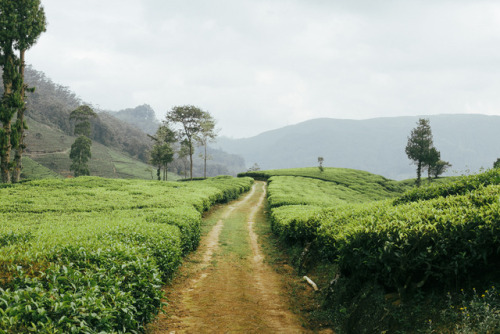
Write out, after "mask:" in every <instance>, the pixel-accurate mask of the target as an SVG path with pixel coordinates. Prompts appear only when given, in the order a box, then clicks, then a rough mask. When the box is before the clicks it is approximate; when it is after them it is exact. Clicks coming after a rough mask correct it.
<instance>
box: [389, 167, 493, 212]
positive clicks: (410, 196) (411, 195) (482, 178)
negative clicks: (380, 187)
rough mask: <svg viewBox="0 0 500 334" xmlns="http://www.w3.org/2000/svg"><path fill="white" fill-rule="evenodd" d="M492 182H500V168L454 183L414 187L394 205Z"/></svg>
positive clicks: (445, 194) (467, 190)
mask: <svg viewBox="0 0 500 334" xmlns="http://www.w3.org/2000/svg"><path fill="white" fill-rule="evenodd" d="M491 184H500V169H498V168H497V169H491V170H488V171H487V172H485V173H481V174H474V175H469V176H463V177H461V178H459V179H458V180H457V181H455V182H452V183H447V184H436V185H430V186H428V187H422V188H414V189H412V190H409V191H407V192H405V193H404V194H403V195H402V196H401V197H399V198H397V199H395V200H394V205H399V204H404V203H410V202H416V201H422V200H429V199H433V198H437V197H447V196H453V195H463V194H466V193H467V192H470V191H473V190H476V189H478V188H479V187H483V186H488V185H491Z"/></svg>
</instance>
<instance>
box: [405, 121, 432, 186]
mask: <svg viewBox="0 0 500 334" xmlns="http://www.w3.org/2000/svg"><path fill="white" fill-rule="evenodd" d="M417 124H418V126H417V127H416V128H414V129H413V130H412V131H411V134H410V136H409V137H408V143H407V145H406V149H405V152H406V155H407V156H408V159H410V160H412V161H413V163H414V164H415V165H417V182H416V184H417V187H420V184H421V176H422V168H423V167H424V166H425V164H426V162H427V160H428V158H429V155H430V150H431V148H432V131H431V126H430V124H429V120H428V119H424V118H421V119H419V120H418V123H417Z"/></svg>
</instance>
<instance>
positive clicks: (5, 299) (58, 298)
mask: <svg viewBox="0 0 500 334" xmlns="http://www.w3.org/2000/svg"><path fill="white" fill-rule="evenodd" d="M252 182H253V181H252V180H251V179H249V178H241V179H235V178H213V179H207V180H204V181H197V182H182V183H180V182H158V181H140V180H108V179H101V178H95V177H81V178H75V179H71V180H40V181H32V182H26V183H22V184H18V185H15V186H10V187H2V188H0V211H1V213H2V214H1V216H0V332H2V331H3V332H30V331H31V332H40V333H57V332H59V333H99V332H106V333H109V332H112V333H137V332H142V331H143V330H144V325H145V324H146V323H148V322H149V321H151V319H152V318H153V317H154V316H155V315H156V314H157V313H158V311H159V309H160V307H161V304H162V302H161V300H162V297H163V294H162V292H161V289H160V287H161V285H162V284H163V283H164V282H166V281H168V280H169V279H170V278H171V277H172V275H173V274H174V272H175V270H176V269H177V267H178V266H179V264H180V262H181V257H182V255H184V254H186V253H187V252H189V251H191V250H193V249H195V248H196V247H197V245H198V243H199V239H200V223H201V214H202V213H203V211H205V210H207V209H209V208H210V207H211V206H212V205H214V204H216V203H223V202H226V201H229V200H231V199H234V198H235V197H237V196H238V195H239V194H241V193H242V192H244V191H247V190H249V189H250V187H251V184H252Z"/></svg>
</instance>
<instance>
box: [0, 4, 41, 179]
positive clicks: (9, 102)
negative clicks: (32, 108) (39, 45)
mask: <svg viewBox="0 0 500 334" xmlns="http://www.w3.org/2000/svg"><path fill="white" fill-rule="evenodd" d="M45 27H46V20H45V12H44V9H43V7H42V5H41V3H40V0H16V1H13V0H0V67H1V68H2V81H3V96H2V100H1V102H0V122H1V123H2V128H1V130H0V169H1V173H2V182H4V183H9V182H11V175H10V173H11V168H12V166H13V165H15V173H14V174H13V180H14V181H15V182H17V181H19V177H20V174H21V168H22V166H21V158H22V152H23V149H24V144H23V138H24V130H25V129H26V128H27V127H26V123H25V121H24V111H25V102H24V97H25V96H24V94H25V91H26V88H27V87H26V85H25V84H24V67H25V53H26V50H27V49H29V48H31V47H32V46H33V45H34V44H35V43H36V42H37V40H38V37H39V36H40V35H41V34H42V32H44V31H45ZM16 51H18V55H16ZM16 114H17V121H16V123H15V124H14V126H13V125H12V121H13V117H14V115H16ZM13 147H14V148H15V149H16V150H17V151H16V156H15V163H12V162H11V161H10V160H11V150H12V148H13Z"/></svg>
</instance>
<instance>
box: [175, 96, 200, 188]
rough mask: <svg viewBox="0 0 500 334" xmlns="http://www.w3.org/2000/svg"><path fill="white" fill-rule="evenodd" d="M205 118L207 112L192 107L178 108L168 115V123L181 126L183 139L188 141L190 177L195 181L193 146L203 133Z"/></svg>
mask: <svg viewBox="0 0 500 334" xmlns="http://www.w3.org/2000/svg"><path fill="white" fill-rule="evenodd" d="M204 117H205V112H204V111H203V110H201V109H200V108H198V107H195V106H192V105H185V106H176V107H173V108H172V110H170V111H169V112H168V113H167V116H166V118H167V122H168V123H179V124H180V125H181V131H180V134H181V137H182V138H183V140H184V141H186V145H185V146H186V147H187V148H188V150H189V175H190V177H191V180H192V179H193V151H194V150H193V144H194V141H195V140H196V138H197V136H198V134H199V133H200V132H201V130H202V127H201V123H202V121H203V119H204Z"/></svg>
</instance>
